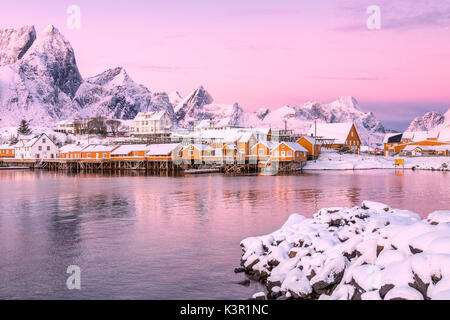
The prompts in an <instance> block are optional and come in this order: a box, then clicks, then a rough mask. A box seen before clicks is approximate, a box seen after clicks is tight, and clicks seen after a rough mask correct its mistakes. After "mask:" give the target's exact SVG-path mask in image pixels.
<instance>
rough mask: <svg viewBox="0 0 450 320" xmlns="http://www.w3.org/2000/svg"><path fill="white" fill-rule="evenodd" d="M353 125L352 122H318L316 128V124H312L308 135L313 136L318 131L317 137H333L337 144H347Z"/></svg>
mask: <svg viewBox="0 0 450 320" xmlns="http://www.w3.org/2000/svg"><path fill="white" fill-rule="evenodd" d="M352 126H353V123H352V122H342V123H317V125H316V128H315V126H314V125H312V126H311V128H310V129H309V131H308V135H309V136H311V135H314V134H315V132H317V137H320V138H324V139H330V140H331V139H333V140H334V142H335V143H336V144H345V141H346V140H347V137H348V135H349V133H350V130H351V128H352Z"/></svg>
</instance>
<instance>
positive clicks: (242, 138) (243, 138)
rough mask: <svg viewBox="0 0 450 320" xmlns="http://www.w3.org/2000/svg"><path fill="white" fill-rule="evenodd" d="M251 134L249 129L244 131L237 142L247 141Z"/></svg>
mask: <svg viewBox="0 0 450 320" xmlns="http://www.w3.org/2000/svg"><path fill="white" fill-rule="evenodd" d="M252 135H253V132H251V131H247V132H244V134H243V135H242V136H241V137H240V138H239V141H238V142H241V143H246V142H249V141H250V138H251V137H252Z"/></svg>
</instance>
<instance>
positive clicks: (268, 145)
mask: <svg viewBox="0 0 450 320" xmlns="http://www.w3.org/2000/svg"><path fill="white" fill-rule="evenodd" d="M260 143H261V144H263V145H265V146H266V147H267V148H269V149H270V150H272V149H273V148H275V147H276V146H277V145H278V143H276V142H273V141H268V140H262V141H259V142H258V143H257V144H255V145H254V146H253V147H252V149H253V148H255V147H256V146H257V145H258V144H260Z"/></svg>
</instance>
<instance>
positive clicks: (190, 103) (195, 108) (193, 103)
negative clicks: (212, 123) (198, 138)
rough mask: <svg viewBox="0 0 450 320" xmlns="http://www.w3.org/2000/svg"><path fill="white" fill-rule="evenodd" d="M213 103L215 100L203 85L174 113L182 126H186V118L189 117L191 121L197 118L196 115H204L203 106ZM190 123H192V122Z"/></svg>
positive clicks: (183, 101) (185, 99)
mask: <svg viewBox="0 0 450 320" xmlns="http://www.w3.org/2000/svg"><path fill="white" fill-rule="evenodd" d="M213 102H214V99H213V98H212V96H211V95H210V94H209V92H208V91H206V90H205V88H204V87H203V86H202V85H201V86H199V87H198V88H197V89H195V90H194V91H192V93H191V94H189V95H188V96H186V97H185V98H184V99H183V100H182V101H181V102H180V103H179V104H178V105H177V106H176V107H175V109H174V111H175V115H176V118H177V120H178V121H180V122H181V124H184V122H185V121H184V120H185V118H186V117H189V118H190V119H192V118H195V117H196V114H201V113H202V109H203V106H205V105H208V104H211V103H213ZM197 120H199V119H197ZM189 122H190V123H191V122H192V121H189Z"/></svg>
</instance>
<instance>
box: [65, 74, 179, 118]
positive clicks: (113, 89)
mask: <svg viewBox="0 0 450 320" xmlns="http://www.w3.org/2000/svg"><path fill="white" fill-rule="evenodd" d="M73 102H74V106H75V107H76V109H77V110H79V111H78V113H77V115H78V116H80V117H93V116H97V115H102V116H104V117H107V118H114V119H124V120H129V119H134V117H135V116H136V115H137V114H138V113H139V112H141V111H144V112H145V111H159V110H167V112H168V114H169V116H171V117H172V118H173V117H174V112H173V108H172V104H171V103H170V101H169V97H168V95H167V94H166V93H154V94H152V93H151V92H150V91H149V90H148V89H147V88H146V87H144V86H143V85H140V84H137V83H136V82H134V81H133V80H132V79H131V78H130V76H129V75H128V74H127V72H126V71H125V69H123V68H121V67H118V68H114V69H109V70H107V71H105V72H103V73H101V74H99V75H96V76H94V77H91V78H88V79H86V80H85V81H84V82H83V83H82V84H81V86H80V87H79V88H78V91H77V92H76V94H75V97H74V99H73Z"/></svg>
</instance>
